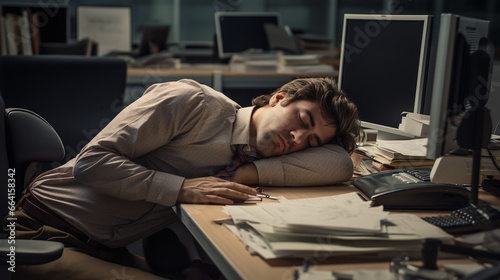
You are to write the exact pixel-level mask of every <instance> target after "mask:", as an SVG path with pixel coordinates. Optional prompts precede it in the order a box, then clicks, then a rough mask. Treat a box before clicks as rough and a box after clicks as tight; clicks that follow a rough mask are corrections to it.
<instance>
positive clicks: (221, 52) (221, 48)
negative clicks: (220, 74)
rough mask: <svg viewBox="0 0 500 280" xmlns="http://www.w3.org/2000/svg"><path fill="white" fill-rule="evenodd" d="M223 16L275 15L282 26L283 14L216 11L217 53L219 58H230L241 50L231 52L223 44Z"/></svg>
mask: <svg viewBox="0 0 500 280" xmlns="http://www.w3.org/2000/svg"><path fill="white" fill-rule="evenodd" d="M222 16H234V17H250V16H252V17H255V16H267V17H275V18H276V22H277V23H278V26H281V16H280V13H277V12H215V33H216V40H217V53H218V55H219V58H229V57H231V56H233V55H234V54H238V53H239V52H229V51H227V50H224V44H223V36H222V29H221V24H220V18H221V17H222Z"/></svg>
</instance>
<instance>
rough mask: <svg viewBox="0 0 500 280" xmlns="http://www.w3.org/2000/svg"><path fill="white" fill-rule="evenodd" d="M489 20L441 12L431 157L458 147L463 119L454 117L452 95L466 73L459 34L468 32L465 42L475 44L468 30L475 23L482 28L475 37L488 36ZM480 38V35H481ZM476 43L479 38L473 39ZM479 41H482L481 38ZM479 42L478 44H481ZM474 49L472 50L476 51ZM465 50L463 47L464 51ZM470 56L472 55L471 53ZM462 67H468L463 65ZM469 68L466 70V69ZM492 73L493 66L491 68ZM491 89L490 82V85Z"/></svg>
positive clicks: (428, 152)
mask: <svg viewBox="0 0 500 280" xmlns="http://www.w3.org/2000/svg"><path fill="white" fill-rule="evenodd" d="M489 23H490V22H489V21H488V20H484V19H477V18H470V17H463V16H460V15H456V14H449V13H443V14H441V20H440V26H439V39H438V42H437V47H436V61H435V65H434V66H435V73H434V83H433V89H432V102H431V117H430V125H429V136H428V144H427V155H426V157H427V158H429V159H437V158H439V157H441V156H444V155H446V154H448V153H450V152H451V151H453V150H454V149H457V148H458V144H457V142H456V132H457V126H458V124H459V122H460V121H459V120H458V119H455V120H451V119H450V117H451V118H454V117H458V118H459V116H458V115H457V114H451V113H452V112H453V110H452V108H450V107H453V106H455V105H461V104H455V103H454V102H455V101H453V100H452V101H450V98H456V97H457V96H455V95H456V94H457V93H454V92H452V89H453V87H454V84H453V83H456V82H458V80H461V79H463V74H468V73H463V74H462V76H460V75H457V72H456V70H457V69H456V65H455V63H457V59H458V58H457V54H456V52H457V51H459V49H458V45H457V44H458V42H457V37H458V35H459V34H462V35H464V39H465V42H463V44H465V45H467V46H469V47H471V46H472V44H471V42H470V40H469V39H468V38H467V36H465V33H466V32H465V29H467V28H468V27H469V26H473V27H474V28H477V30H479V31H478V32H475V33H474V38H476V35H478V34H479V33H481V32H482V33H483V34H479V35H484V36H481V37H487V36H488V35H489V34H488V33H489ZM481 37H478V38H481ZM471 40H473V41H474V42H475V39H471ZM477 42H479V40H477ZM477 42H475V43H477ZM474 50H475V48H471V49H470V51H471V52H472V51H474ZM461 51H463V50H461ZM467 55H468V56H470V55H471V54H470V53H469V54H467ZM462 67H468V66H467V65H463V66H462ZM465 70H466V69H465ZM490 74H491V69H490ZM486 86H487V87H488V88H489V85H486Z"/></svg>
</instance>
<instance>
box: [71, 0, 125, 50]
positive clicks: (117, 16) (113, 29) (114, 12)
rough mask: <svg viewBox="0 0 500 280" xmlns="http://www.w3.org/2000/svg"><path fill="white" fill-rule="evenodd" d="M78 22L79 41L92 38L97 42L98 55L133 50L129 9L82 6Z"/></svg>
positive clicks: (78, 12)
mask: <svg viewBox="0 0 500 280" xmlns="http://www.w3.org/2000/svg"><path fill="white" fill-rule="evenodd" d="M77 22H78V24H77V37H78V40H81V39H83V38H90V39H92V40H93V41H94V42H97V44H98V47H97V50H98V53H97V54H98V55H100V56H101V55H105V54H107V53H109V52H111V51H130V50H131V46H132V44H131V30H130V29H131V26H130V24H131V21H130V8H129V7H91V6H80V7H78V11H77Z"/></svg>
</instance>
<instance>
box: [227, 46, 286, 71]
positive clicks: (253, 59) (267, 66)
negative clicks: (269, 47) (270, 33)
mask: <svg viewBox="0 0 500 280" xmlns="http://www.w3.org/2000/svg"><path fill="white" fill-rule="evenodd" d="M229 68H230V69H231V71H236V72H250V71H270V72H276V70H277V69H278V53H277V52H262V51H258V50H249V51H246V52H242V53H240V54H235V55H233V56H232V57H231V60H230V62H229Z"/></svg>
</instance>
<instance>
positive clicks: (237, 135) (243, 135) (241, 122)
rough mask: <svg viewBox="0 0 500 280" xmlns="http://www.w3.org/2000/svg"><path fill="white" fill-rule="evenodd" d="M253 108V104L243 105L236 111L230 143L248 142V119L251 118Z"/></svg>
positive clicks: (245, 143) (240, 143)
mask: <svg viewBox="0 0 500 280" xmlns="http://www.w3.org/2000/svg"><path fill="white" fill-rule="evenodd" d="M254 109H255V107H254V106H252V107H245V108H241V109H239V110H238V112H236V120H235V121H234V126H233V135H232V138H231V144H232V145H242V144H243V145H248V144H250V121H251V120H252V113H253V110H254Z"/></svg>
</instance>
